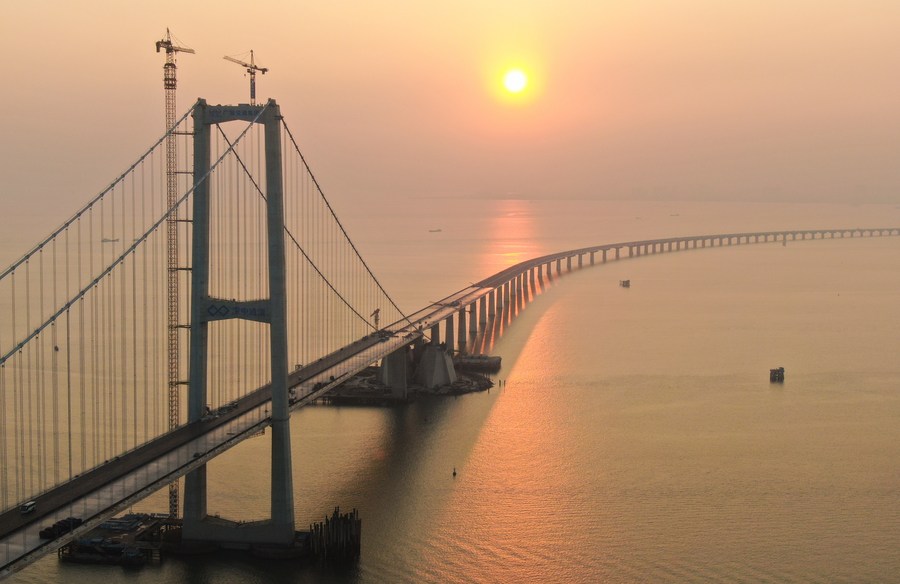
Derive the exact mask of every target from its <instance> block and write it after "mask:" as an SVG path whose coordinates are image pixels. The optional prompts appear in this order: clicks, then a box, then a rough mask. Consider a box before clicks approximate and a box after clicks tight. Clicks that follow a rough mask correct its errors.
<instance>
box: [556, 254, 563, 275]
mask: <svg viewBox="0 0 900 584" xmlns="http://www.w3.org/2000/svg"><path fill="white" fill-rule="evenodd" d="M556 275H557V276H562V258H560V259H558V260H556Z"/></svg>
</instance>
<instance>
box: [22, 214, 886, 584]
mask: <svg viewBox="0 0 900 584" xmlns="http://www.w3.org/2000/svg"><path fill="white" fill-rule="evenodd" d="M404 209H407V211H404ZM339 212H340V210H339ZM342 219H343V220H344V221H345V223H346V225H347V226H348V231H349V232H350V233H351V234H354V237H355V238H356V240H357V242H358V243H359V246H360V248H361V250H362V252H363V253H364V254H365V256H366V257H367V258H368V259H369V260H370V262H371V264H372V267H373V270H374V271H375V273H376V274H377V275H378V276H379V278H381V279H382V281H383V283H384V285H385V287H386V288H387V289H388V290H390V291H392V292H393V291H396V292H394V294H395V295H396V296H397V299H398V301H400V303H401V305H402V306H403V307H404V308H407V309H409V310H412V309H415V308H419V307H421V306H422V305H424V304H426V303H428V302H429V301H431V300H436V299H438V298H439V297H442V296H444V295H446V294H447V293H449V292H451V291H453V290H456V289H458V288H460V287H462V286H464V285H466V284H468V282H469V281H476V280H477V279H480V278H482V277H485V276H487V275H490V274H491V273H494V272H496V271H498V270H499V269H501V268H502V267H505V266H507V265H510V264H512V263H515V262H518V261H521V260H523V259H527V258H529V257H534V256H537V255H542V254H544V253H550V252H554V251H561V250H563V249H570V248H576V247H582V246H585V245H589V244H600V243H606V242H613V241H627V240H634V239H641V238H650V237H665V236H670V235H690V234H699V233H717V232H734V231H744V230H754V229H779V228H793V227H797V228H815V227H822V228H824V227H853V226H857V225H858V226H893V225H900V209H897V208H896V207H894V206H888V205H884V206H840V205H832V206H818V205H795V206H791V205H763V204H758V205H732V204H708V203H707V204H701V203H690V204H688V203H684V204H679V203H666V204H654V203H642V204H624V203H608V202H607V203H602V202H594V201H579V200H565V201H522V200H503V199H500V200H495V201H487V202H484V201H482V202H480V203H479V206H478V207H477V212H474V209H473V207H471V206H469V205H458V204H456V202H448V201H447V200H444V199H431V200H424V201H420V203H419V205H418V207H416V208H413V207H403V206H401V207H400V211H398V212H390V213H387V212H382V213H379V212H378V211H377V210H373V209H370V208H366V207H365V206H360V207H357V208H355V209H352V210H348V211H347V212H345V213H344V214H343V215H342ZM430 229H441V231H440V232H435V233H430V232H429V230H430ZM897 265H900V238H896V237H885V238H875V239H865V240H863V239H853V240H849V239H848V240H843V241H841V240H835V241H830V240H826V241H815V242H811V241H807V242H797V243H791V242H789V243H788V244H787V246H782V245H781V244H780V243H778V244H774V243H770V244H759V245H747V246H737V247H730V248H728V247H726V248H716V249H703V250H695V251H694V250H692V251H686V252H679V253H673V254H662V255H657V256H652V257H642V258H638V259H635V260H624V261H621V262H617V263H610V264H608V265H605V266H599V267H596V268H593V269H586V270H583V271H580V272H576V273H575V274H573V275H571V276H565V277H563V278H561V279H558V280H556V281H555V283H554V284H553V285H550V286H547V288H546V289H545V292H544V293H543V294H541V295H539V296H538V297H537V299H536V300H535V301H534V302H533V303H532V304H531V305H529V307H528V308H527V309H526V310H525V311H524V313H523V314H522V315H521V316H520V317H519V318H518V319H517V320H516V321H515V322H514V323H513V325H512V326H511V327H510V329H509V330H508V332H507V334H506V335H505V336H504V337H503V338H502V339H501V341H500V342H499V343H498V345H497V346H496V347H495V352H496V353H497V354H500V355H502V356H503V360H504V361H503V363H504V365H503V370H502V371H501V372H500V374H499V375H498V378H501V379H504V381H505V384H504V386H503V387H495V388H493V389H492V390H491V391H490V392H485V393H477V394H471V395H466V396H460V397H458V398H452V397H451V398H442V399H421V400H419V401H417V402H415V403H412V404H410V405H407V406H401V407H396V408H363V407H358V408H357V407H330V406H329V407H326V406H321V407H319V406H317V407H310V408H306V409H304V410H301V411H300V412H299V413H297V414H295V415H294V417H293V422H292V432H293V443H294V461H295V462H294V475H295V477H294V484H295V492H296V500H297V502H296V505H297V521H298V526H304V525H306V524H308V523H310V522H312V521H316V520H321V517H322V516H324V514H325V513H327V512H329V511H330V509H331V508H332V507H333V506H335V505H340V506H341V507H342V508H348V509H349V508H351V507H357V508H358V509H359V510H360V513H361V516H362V518H363V555H362V559H361V560H360V563H359V565H358V567H357V568H356V569H353V570H350V571H348V572H335V571H331V570H327V569H313V568H296V567H295V566H293V565H291V564H279V563H257V562H253V561H251V560H249V559H247V558H243V557H241V556H214V557H209V558H200V559H198V558H191V559H190V561H188V562H186V561H183V560H180V559H172V560H169V561H167V562H166V563H164V564H163V565H162V566H148V567H145V568H144V569H142V570H141V571H139V572H136V573H135V572H124V571H122V570H121V569H120V568H118V567H111V568H103V567H91V566H73V565H64V564H60V563H58V562H57V560H56V558H55V557H52V556H51V557H48V558H45V559H43V560H41V561H40V562H39V563H38V565H36V566H33V567H31V568H29V569H27V570H25V571H24V572H21V573H19V574H17V575H16V576H14V577H13V579H12V581H13V582H45V581H51V580H54V581H61V582H81V581H97V580H99V579H103V580H105V581H109V582H118V581H122V582H126V581H127V582H154V583H158V582H171V583H176V582H186V581H187V582H322V581H324V582H360V583H374V582H596V581H609V582H634V581H678V582H683V581H696V582H703V581H751V582H756V581H770V582H785V581H798V582H803V581H853V582H865V581H896V579H897V576H896V574H898V573H900V552H898V551H897V550H898V549H900V521H898V519H900V517H898V516H900V503H898V500H900V499H898V494H900V493H898V491H900V482H898V478H900V463H898V462H897V461H898V460H900V446H898V445H900V425H898V424H897V423H896V421H897V419H898V416H900V391H898V389H900V388H898V380H900V364H898V361H897V359H896V355H897V354H898V350H900V346H898V345H900V341H898V338H897V335H896V330H897V326H898V324H900V302H898V300H900V298H898V296H900V272H898V270H897V269H896V266H897ZM625 278H628V279H631V281H632V287H631V288H630V289H628V290H625V289H622V288H620V287H619V286H618V281H619V280H620V279H625ZM779 365H781V366H785V367H786V369H787V378H786V382H785V383H784V385H771V384H769V381H768V369H769V368H771V367H775V366H779ZM267 460H268V439H267V438H266V439H258V440H249V441H246V442H244V443H242V444H241V445H240V446H238V447H237V448H235V449H234V450H232V451H230V452H229V453H227V454H225V455H224V456H222V457H220V458H218V459H216V460H215V461H214V462H212V463H211V464H210V484H211V485H212V490H213V493H212V499H211V501H210V510H211V512H218V513H221V514H222V515H223V516H229V517H233V518H238V519H252V518H254V517H257V516H262V515H264V513H265V512H266V509H267V500H266V495H265V493H266V492H267V480H268V478H267V473H268V469H267V466H268V463H267ZM454 467H456V469H457V471H458V475H457V477H456V478H455V479H454V478H453V476H452V470H453V468H454ZM261 494H262V495H261ZM164 508H165V499H164V494H156V495H154V496H153V497H151V498H150V499H148V500H147V501H145V502H144V503H142V504H141V505H140V506H139V507H138V508H137V509H138V510H147V511H159V510H162V509H164Z"/></svg>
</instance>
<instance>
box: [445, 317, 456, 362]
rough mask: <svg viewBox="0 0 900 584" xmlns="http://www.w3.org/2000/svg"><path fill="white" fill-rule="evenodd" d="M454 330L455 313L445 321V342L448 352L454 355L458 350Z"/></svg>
mask: <svg viewBox="0 0 900 584" xmlns="http://www.w3.org/2000/svg"><path fill="white" fill-rule="evenodd" d="M454 332H455V331H454V330H453V313H452V312H451V313H450V314H449V315H448V316H447V318H445V319H444V342H445V343H446V345H447V350H448V351H450V353H451V354H453V351H455V350H456V338H455V337H454Z"/></svg>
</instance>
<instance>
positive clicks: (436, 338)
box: [431, 322, 441, 345]
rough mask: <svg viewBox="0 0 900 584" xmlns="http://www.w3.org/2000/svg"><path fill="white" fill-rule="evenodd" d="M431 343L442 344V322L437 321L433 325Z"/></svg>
mask: <svg viewBox="0 0 900 584" xmlns="http://www.w3.org/2000/svg"><path fill="white" fill-rule="evenodd" d="M431 344H432V345H440V344H441V323H440V322H436V323H434V324H433V325H431Z"/></svg>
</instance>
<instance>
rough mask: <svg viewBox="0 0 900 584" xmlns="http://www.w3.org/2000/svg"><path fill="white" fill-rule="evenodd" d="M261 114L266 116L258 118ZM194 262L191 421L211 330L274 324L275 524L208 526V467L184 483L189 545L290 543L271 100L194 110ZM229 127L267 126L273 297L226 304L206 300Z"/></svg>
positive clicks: (280, 205)
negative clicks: (220, 162)
mask: <svg viewBox="0 0 900 584" xmlns="http://www.w3.org/2000/svg"><path fill="white" fill-rule="evenodd" d="M260 112H262V115H261V116H260ZM193 116H194V181H195V182H194V193H193V205H194V207H193V235H192V237H193V239H192V249H193V262H192V274H191V277H192V286H191V345H190V381H189V383H190V386H189V392H188V421H189V422H193V421H195V420H199V419H200V418H201V417H203V415H204V413H205V411H204V410H205V407H206V403H207V354H208V350H209V346H208V345H209V339H208V333H209V326H210V324H211V323H213V322H214V321H217V320H224V319H228V318H243V319H247V320H253V321H255V322H262V323H267V324H268V325H269V343H270V354H271V379H272V384H271V387H272V414H271V416H272V417H271V425H272V461H271V464H272V485H271V514H270V518H269V519H268V520H265V521H261V522H253V523H242V524H237V523H232V522H226V521H221V520H216V521H210V520H208V517H207V505H206V503H207V488H206V466H202V467H200V468H198V469H197V470H195V471H193V472H191V473H189V474H188V475H187V476H186V478H185V486H184V491H185V496H184V528H183V531H182V538H183V539H184V540H185V541H204V542H221V543H227V544H231V545H235V544H246V545H253V544H267V545H285V546H286V545H291V544H292V543H293V541H294V492H293V484H292V483H293V479H292V475H291V441H290V426H289V418H290V411H289V409H288V406H289V403H288V380H287V375H288V353H287V316H286V315H287V299H286V279H285V251H284V231H283V225H284V200H283V198H284V194H283V185H282V163H281V113H280V110H279V107H278V105H277V104H276V103H275V101H274V100H269V102H268V103H267V104H266V105H241V106H209V105H207V104H206V102H205V101H204V100H199V101H198V104H197V107H196V108H195V109H194V114H193ZM229 121H245V122H254V121H255V122H257V123H261V124H263V126H264V135H265V138H264V141H265V172H266V231H267V235H266V239H267V242H266V243H267V245H268V258H269V298H265V299H259V300H227V299H221V298H213V297H211V296H210V295H209V283H210V200H209V199H210V197H209V184H208V181H206V180H205V179H206V177H207V174H208V172H209V169H210V135H211V125H212V124H219V123H223V122H229Z"/></svg>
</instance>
